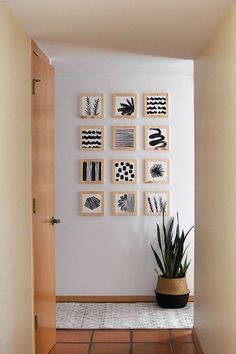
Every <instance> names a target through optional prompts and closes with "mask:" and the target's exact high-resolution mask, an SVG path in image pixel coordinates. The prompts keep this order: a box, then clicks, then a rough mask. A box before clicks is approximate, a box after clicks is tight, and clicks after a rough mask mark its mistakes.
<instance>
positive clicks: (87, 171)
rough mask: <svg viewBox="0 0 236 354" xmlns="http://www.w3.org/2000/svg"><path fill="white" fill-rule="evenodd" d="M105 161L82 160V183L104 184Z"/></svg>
mask: <svg viewBox="0 0 236 354" xmlns="http://www.w3.org/2000/svg"><path fill="white" fill-rule="evenodd" d="M103 164H104V162H103V160H81V162H80V168H81V182H82V183H102V182H103V166H104V165H103Z"/></svg>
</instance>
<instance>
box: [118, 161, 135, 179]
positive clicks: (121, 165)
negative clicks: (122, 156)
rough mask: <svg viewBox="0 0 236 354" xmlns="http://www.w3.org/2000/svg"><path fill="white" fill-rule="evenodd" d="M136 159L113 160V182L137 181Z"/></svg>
mask: <svg viewBox="0 0 236 354" xmlns="http://www.w3.org/2000/svg"><path fill="white" fill-rule="evenodd" d="M136 163H137V162H136V160H116V161H113V162H112V164H113V183H136Z"/></svg>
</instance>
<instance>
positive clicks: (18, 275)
mask: <svg viewBox="0 0 236 354" xmlns="http://www.w3.org/2000/svg"><path fill="white" fill-rule="evenodd" d="M0 53H1V54H0V284H1V285H0V288H1V289H0V353H2V354H32V353H33V352H34V350H33V339H32V338H33V331H32V258H31V209H30V205H31V201H30V39H29V38H28V37H27V35H26V34H25V33H24V32H23V30H22V29H21V27H20V26H19V25H18V24H17V22H16V21H15V19H14V18H13V17H12V16H11V15H10V14H9V12H8V11H7V10H6V9H5V8H4V6H3V5H2V4H0Z"/></svg>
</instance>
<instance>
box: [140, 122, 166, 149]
mask: <svg viewBox="0 0 236 354" xmlns="http://www.w3.org/2000/svg"><path fill="white" fill-rule="evenodd" d="M145 149H146V150H169V127H168V126H160V127H145Z"/></svg>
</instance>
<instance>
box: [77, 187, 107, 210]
mask: <svg viewBox="0 0 236 354" xmlns="http://www.w3.org/2000/svg"><path fill="white" fill-rule="evenodd" d="M80 215H82V216H103V215H104V192H80Z"/></svg>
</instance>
